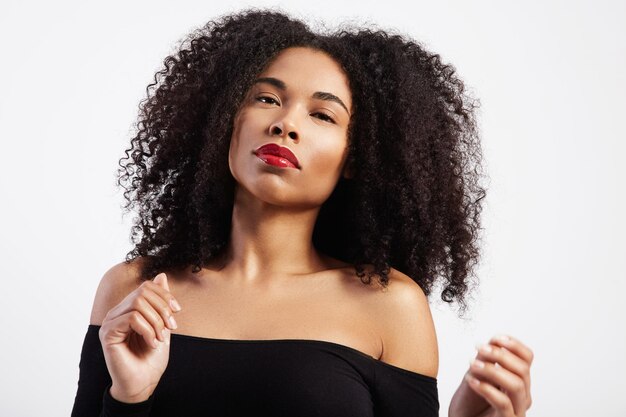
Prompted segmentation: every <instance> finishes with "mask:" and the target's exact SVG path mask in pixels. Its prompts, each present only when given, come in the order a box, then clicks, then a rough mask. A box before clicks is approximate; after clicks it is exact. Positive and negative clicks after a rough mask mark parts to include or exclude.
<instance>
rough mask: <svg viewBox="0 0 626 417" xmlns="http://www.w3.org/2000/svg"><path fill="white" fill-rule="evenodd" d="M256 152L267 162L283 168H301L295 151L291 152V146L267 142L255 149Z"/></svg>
mask: <svg viewBox="0 0 626 417" xmlns="http://www.w3.org/2000/svg"><path fill="white" fill-rule="evenodd" d="M254 154H255V155H256V156H258V157H259V158H260V159H262V160H263V162H265V163H266V164H270V165H275V166H279V167H283V168H297V169H300V164H299V163H298V158H296V156H295V155H294V154H293V152H291V150H289V148H287V147H284V146H280V145H277V144H275V143H266V144H265V145H263V146H261V147H260V148H258V149H257V150H256V151H254Z"/></svg>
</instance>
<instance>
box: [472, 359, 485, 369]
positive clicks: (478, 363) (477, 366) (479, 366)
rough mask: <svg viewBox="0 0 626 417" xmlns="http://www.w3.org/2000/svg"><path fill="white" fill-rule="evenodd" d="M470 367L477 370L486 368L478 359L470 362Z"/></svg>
mask: <svg viewBox="0 0 626 417" xmlns="http://www.w3.org/2000/svg"><path fill="white" fill-rule="evenodd" d="M470 365H472V366H474V367H476V368H481V369H482V368H484V367H485V363H484V362H483V361H480V360H478V359H472V360H471V361H470Z"/></svg>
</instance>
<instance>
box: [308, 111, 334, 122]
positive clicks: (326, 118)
mask: <svg viewBox="0 0 626 417" xmlns="http://www.w3.org/2000/svg"><path fill="white" fill-rule="evenodd" d="M313 114H317V115H320V116H322V117H320V119H321V120H324V121H325V122H330V123H335V120H334V119H333V118H332V117H330V116H329V115H327V114H326V113H321V112H318V113H313Z"/></svg>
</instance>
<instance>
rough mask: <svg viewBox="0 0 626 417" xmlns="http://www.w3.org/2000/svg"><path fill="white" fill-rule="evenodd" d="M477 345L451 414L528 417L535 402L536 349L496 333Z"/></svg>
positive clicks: (455, 396) (459, 416) (452, 405)
mask: <svg viewBox="0 0 626 417" xmlns="http://www.w3.org/2000/svg"><path fill="white" fill-rule="evenodd" d="M477 349H478V353H477V355H476V359H474V361H472V363H471V365H470V369H469V370H468V371H467V373H466V374H465V376H464V378H463V381H462V382H461V385H460V386H459V388H458V389H457V390H456V392H455V393H454V396H453V397H452V401H451V402H450V408H449V409H448V416H449V417H525V416H526V410H528V408H530V405H531V403H532V400H531V398H530V365H531V363H532V361H533V352H532V351H531V350H530V349H529V348H528V347H527V346H526V345H524V344H523V343H522V342H520V341H519V340H517V339H514V338H512V337H510V336H501V337H494V338H492V339H491V340H490V341H489V343H488V344H485V345H483V346H480V347H479V346H477ZM476 360H478V362H477V361H476ZM481 363H482V365H481Z"/></svg>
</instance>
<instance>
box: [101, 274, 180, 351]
mask: <svg viewBox="0 0 626 417" xmlns="http://www.w3.org/2000/svg"><path fill="white" fill-rule="evenodd" d="M154 287H156V285H155V284H153V283H151V282H150V283H148V282H147V281H146V282H144V283H142V284H141V285H140V286H139V288H137V289H136V290H135V291H133V292H132V293H130V294H129V296H127V297H126V298H125V299H124V300H123V301H122V302H121V303H120V304H118V305H117V306H115V307H114V308H113V309H112V310H111V311H110V312H109V315H110V318H115V317H116V316H121V315H124V314H127V313H129V312H131V311H138V312H140V313H141V314H142V315H143V316H144V318H145V319H146V320H147V321H148V322H149V323H150V324H151V325H152V327H153V328H154V333H155V334H156V336H157V338H158V339H159V340H160V341H163V334H162V332H163V328H164V327H166V326H167V325H168V324H169V323H171V321H170V320H169V317H170V316H171V312H170V311H169V308H168V311H167V313H165V314H166V316H165V319H164V318H163V317H162V316H161V314H160V313H159V311H158V310H159V309H160V308H161V307H160V306H159V305H158V301H157V300H161V302H162V304H163V305H164V306H165V302H164V301H162V299H161V297H159V296H158V295H157V294H155V293H154V291H153V288H154ZM149 300H155V301H154V303H155V304H157V307H156V308H155V307H154V306H153V304H152V303H151V302H150V301H149ZM165 307H166V306H165ZM166 323H168V324H166Z"/></svg>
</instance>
